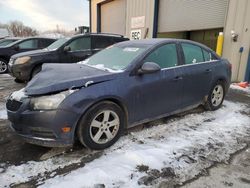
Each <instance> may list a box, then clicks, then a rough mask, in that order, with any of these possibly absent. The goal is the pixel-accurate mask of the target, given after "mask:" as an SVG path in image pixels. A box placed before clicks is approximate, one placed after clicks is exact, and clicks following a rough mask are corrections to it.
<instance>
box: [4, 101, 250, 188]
mask: <svg viewBox="0 0 250 188" xmlns="http://www.w3.org/2000/svg"><path fill="white" fill-rule="evenodd" d="M244 110H247V107H246V106H245V105H243V104H240V103H232V102H228V101H225V102H224V106H223V107H222V108H221V109H219V110H217V111H214V112H203V113H198V114H197V113H196V114H190V115H186V116H184V117H182V118H176V119H171V120H168V121H167V123H166V122H165V123H159V125H157V126H153V127H151V128H148V129H144V130H142V131H139V132H136V133H131V134H129V135H127V136H123V137H122V138H121V139H120V140H119V141H118V142H117V143H116V144H115V145H114V146H112V147H111V148H109V149H107V150H105V151H104V154H103V155H102V156H101V157H99V158H98V159H95V160H93V161H91V162H89V163H86V165H85V166H84V167H81V168H79V169H77V170H74V171H72V172H70V173H69V174H64V175H56V174H55V173H54V171H55V170H56V169H58V168H63V167H65V166H68V165H71V164H77V163H79V162H80V161H81V158H82V156H76V157H72V156H71V157H65V156H60V157H53V158H50V159H47V160H45V161H40V162H34V161H30V162H27V163H25V164H22V165H19V166H14V165H13V166H9V167H6V168H4V170H1V169H0V172H1V173H0V185H1V186H3V187H4V186H7V187H8V186H10V185H15V184H19V183H23V182H27V181H29V180H31V179H32V178H33V177H35V176H38V175H39V177H43V176H45V174H49V172H53V173H52V174H50V176H49V177H47V178H51V179H47V180H45V181H44V180H39V184H40V183H44V184H42V185H41V186H40V187H42V188H43V187H45V188H50V187H53V188H56V187H60V188H64V187H65V188H66V187H74V188H75V187H76V188H77V187H93V186H94V185H96V184H104V185H105V187H138V186H139V185H138V180H139V179H140V178H142V177H143V176H145V175H147V172H145V171H143V172H142V171H139V170H138V168H137V167H138V165H142V164H143V165H147V166H148V167H149V169H157V170H159V171H162V169H163V168H171V169H173V170H174V173H175V175H176V177H174V178H178V181H179V182H184V181H186V180H188V179H190V178H193V177H194V176H196V175H197V174H199V173H201V172H202V171H203V170H204V168H206V167H209V166H211V165H212V164H213V161H217V162H221V161H226V160H228V159H229V157H230V155H231V154H233V153H235V152H236V151H237V150H239V149H241V148H242V147H244V146H245V145H244V144H241V142H240V140H241V139H243V138H245V137H246V136H248V135H249V134H250V130H249V125H250V117H248V116H247V115H246V114H245V113H241V112H242V111H244ZM1 166H4V164H2V165H1V164H0V167H1ZM2 168H3V167H2ZM55 175H56V176H55ZM54 176H55V177H54ZM161 178H162V177H159V178H158V179H156V183H157V182H159V181H160V180H162V179H161ZM171 179H173V178H171Z"/></svg>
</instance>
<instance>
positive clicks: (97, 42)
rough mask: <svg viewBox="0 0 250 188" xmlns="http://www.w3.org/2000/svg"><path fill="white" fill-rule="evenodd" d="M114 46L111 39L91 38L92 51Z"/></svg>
mask: <svg viewBox="0 0 250 188" xmlns="http://www.w3.org/2000/svg"><path fill="white" fill-rule="evenodd" d="M112 44H114V40H113V37H105V36H93V49H103V48H106V47H108V46H110V45H112Z"/></svg>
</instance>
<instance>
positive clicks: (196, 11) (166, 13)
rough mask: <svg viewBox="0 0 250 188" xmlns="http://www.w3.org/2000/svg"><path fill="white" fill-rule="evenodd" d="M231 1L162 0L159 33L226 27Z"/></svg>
mask: <svg viewBox="0 0 250 188" xmlns="http://www.w3.org/2000/svg"><path fill="white" fill-rule="evenodd" d="M228 2H229V0H160V5H159V23H158V32H173V31H189V30H201V29H212V28H222V27H224V21H225V17H226V12H227V7H228Z"/></svg>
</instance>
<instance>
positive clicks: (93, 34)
mask: <svg viewBox="0 0 250 188" xmlns="http://www.w3.org/2000/svg"><path fill="white" fill-rule="evenodd" d="M79 36H105V37H117V38H126V37H124V36H123V35H120V34H114V33H84V34H78V35H74V36H73V37H72V38H74V37H79Z"/></svg>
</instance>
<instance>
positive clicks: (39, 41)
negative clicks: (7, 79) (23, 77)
mask: <svg viewBox="0 0 250 188" xmlns="http://www.w3.org/2000/svg"><path fill="white" fill-rule="evenodd" d="M55 41H56V39H51V38H42V37H32V38H26V39H23V40H18V41H16V42H14V43H10V44H9V45H7V46H2V47H0V74H2V73H6V72H7V71H8V62H9V60H10V57H11V56H12V55H14V54H17V53H21V52H26V51H31V50H37V49H42V48H46V47H47V46H49V45H50V44H52V43H53V42H55Z"/></svg>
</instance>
